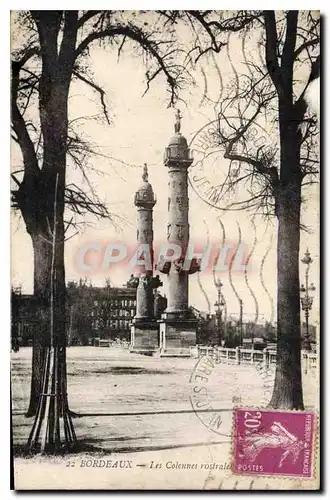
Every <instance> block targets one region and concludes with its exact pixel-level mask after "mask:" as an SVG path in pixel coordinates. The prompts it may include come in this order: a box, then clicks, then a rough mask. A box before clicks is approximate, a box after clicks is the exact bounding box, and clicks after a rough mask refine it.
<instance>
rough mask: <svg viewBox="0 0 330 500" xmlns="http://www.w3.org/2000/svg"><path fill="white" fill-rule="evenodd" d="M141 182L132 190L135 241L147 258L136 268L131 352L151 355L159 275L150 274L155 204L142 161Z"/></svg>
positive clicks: (156, 331)
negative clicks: (145, 252) (137, 269)
mask: <svg viewBox="0 0 330 500" xmlns="http://www.w3.org/2000/svg"><path fill="white" fill-rule="evenodd" d="M142 181H143V182H142V184H141V186H140V188H139V189H138V190H137V192H136V193H135V197H134V205H135V206H136V207H137V243H138V245H139V246H141V245H142V247H144V248H145V249H146V248H148V251H147V254H148V257H150V262H148V258H147V260H146V261H145V265H142V266H141V268H139V271H138V273H137V274H138V276H137V277H136V281H137V282H138V285H137V289H136V315H135V317H134V319H133V321H132V325H131V347H130V350H131V352H139V353H141V354H153V353H154V352H155V351H157V350H158V349H159V327H158V323H157V321H156V320H155V318H154V297H153V291H154V289H155V288H158V287H159V286H161V285H162V282H161V281H160V280H159V277H158V276H156V277H154V276H153V265H154V262H153V260H154V257H153V208H154V206H155V204H156V197H155V195H154V192H153V189H152V186H151V184H150V183H149V182H148V168H147V165H146V164H144V167H143V175H142Z"/></svg>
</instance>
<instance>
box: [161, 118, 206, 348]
mask: <svg viewBox="0 0 330 500" xmlns="http://www.w3.org/2000/svg"><path fill="white" fill-rule="evenodd" d="M174 130H175V135H174V136H173V137H172V139H171V140H170V142H169V145H168V146H167V148H166V149H165V155H164V164H165V166H166V167H168V174H169V183H168V186H169V198H168V226H167V241H168V243H171V244H175V245H178V246H179V247H180V248H181V257H180V258H178V259H177V260H174V261H173V262H172V261H171V260H166V257H165V259H164V260H163V261H162V262H159V263H158V266H157V267H158V269H159V271H161V272H163V273H165V274H167V275H168V305H167V309H166V310H165V312H164V313H163V315H162V319H161V320H160V353H161V355H162V356H189V355H190V347H192V346H195V345H196V320H195V318H194V316H193V315H192V313H191V311H190V310H189V307H188V284H189V274H192V273H195V272H196V271H198V269H199V265H198V263H197V261H196V260H195V259H193V260H192V261H191V264H190V266H189V267H188V269H186V267H187V266H186V265H185V266H184V260H185V255H186V250H187V247H188V243H189V197H188V168H189V167H190V165H191V164H192V162H193V158H192V156H191V154H190V150H189V148H188V144H187V140H186V138H185V137H184V136H183V135H182V134H181V132H180V130H181V115H180V111H177V114H176V122H175V126H174Z"/></svg>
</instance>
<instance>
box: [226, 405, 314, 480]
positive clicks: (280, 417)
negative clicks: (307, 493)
mask: <svg viewBox="0 0 330 500" xmlns="http://www.w3.org/2000/svg"><path fill="white" fill-rule="evenodd" d="M315 428H316V415H315V413H313V412H309V411H299V412H298V411H282V410H280V411H275V410H261V409H260V410H258V409H256V408H252V409H251V408H250V409H249V408H246V409H245V408H235V409H234V428H233V440H234V443H233V462H232V471H233V473H235V474H248V475H254V474H255V475H258V476H260V475H261V476H262V475H267V476H291V477H301V478H302V477H305V478H312V477H313V460H314V453H313V451H314V450H313V446H314V436H315Z"/></svg>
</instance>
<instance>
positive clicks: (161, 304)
mask: <svg viewBox="0 0 330 500" xmlns="http://www.w3.org/2000/svg"><path fill="white" fill-rule="evenodd" d="M166 307H167V298H166V296H165V295H164V297H163V296H162V295H161V294H160V293H159V292H158V291H156V292H155V298H154V317H155V318H156V319H160V318H161V317H162V314H163V312H164V311H165V309H166Z"/></svg>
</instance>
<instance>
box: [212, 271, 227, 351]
mask: <svg viewBox="0 0 330 500" xmlns="http://www.w3.org/2000/svg"><path fill="white" fill-rule="evenodd" d="M214 284H215V287H216V289H217V291H218V300H217V301H216V303H215V304H214V307H215V308H216V313H215V314H216V320H217V321H216V325H217V333H218V344H219V346H221V340H222V311H223V308H224V307H225V305H226V303H225V301H224V298H223V295H222V292H221V288H222V287H223V284H222V283H221V280H220V278H218V279H217V280H215V282H214Z"/></svg>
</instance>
